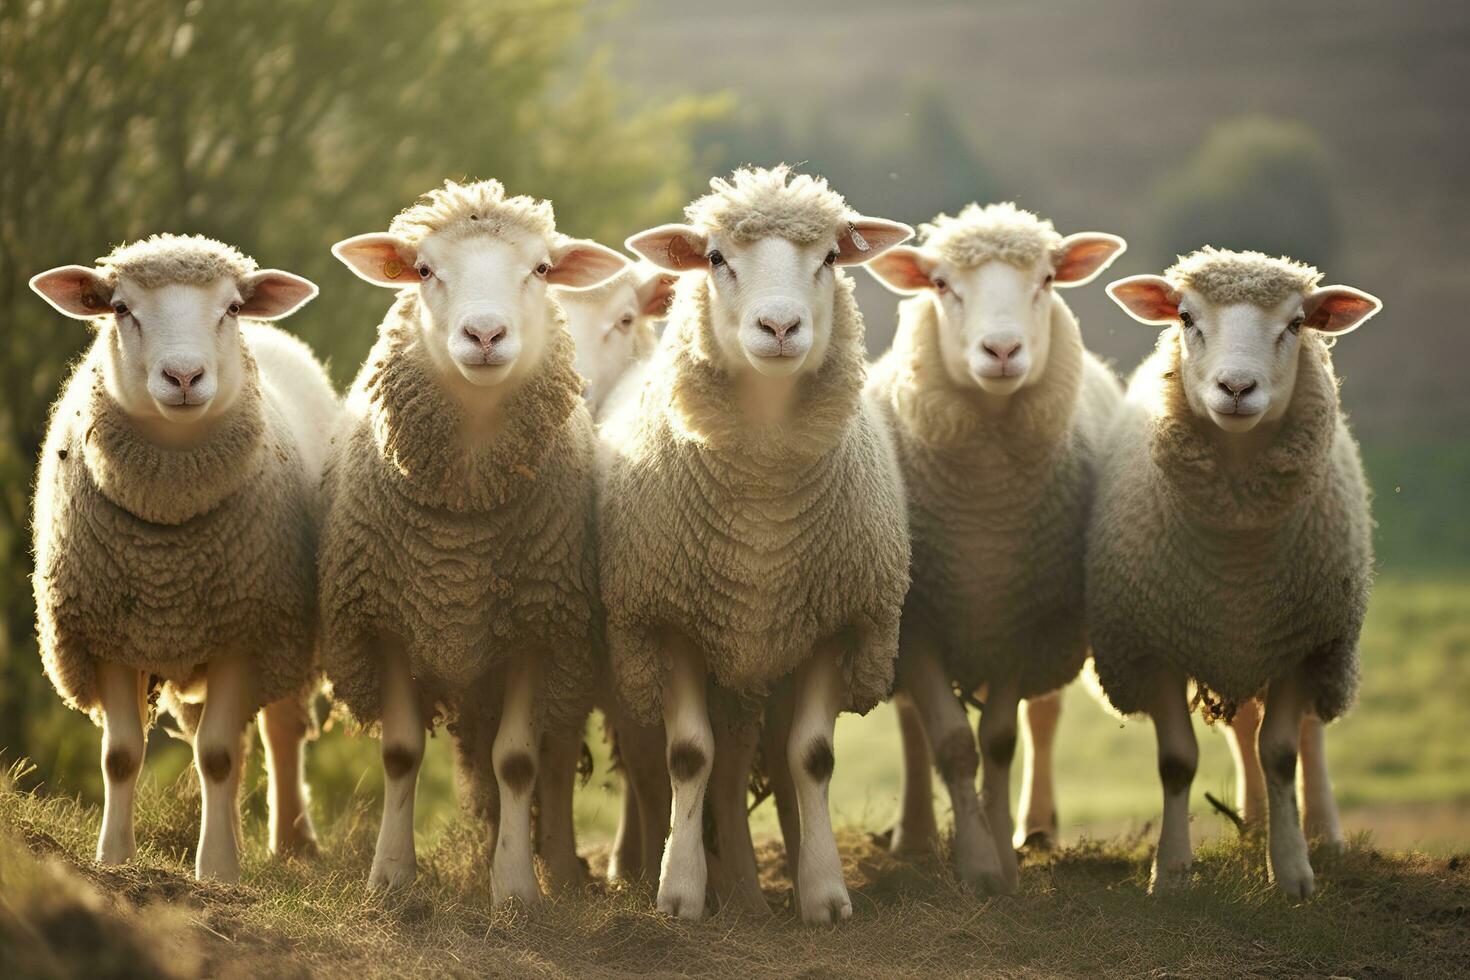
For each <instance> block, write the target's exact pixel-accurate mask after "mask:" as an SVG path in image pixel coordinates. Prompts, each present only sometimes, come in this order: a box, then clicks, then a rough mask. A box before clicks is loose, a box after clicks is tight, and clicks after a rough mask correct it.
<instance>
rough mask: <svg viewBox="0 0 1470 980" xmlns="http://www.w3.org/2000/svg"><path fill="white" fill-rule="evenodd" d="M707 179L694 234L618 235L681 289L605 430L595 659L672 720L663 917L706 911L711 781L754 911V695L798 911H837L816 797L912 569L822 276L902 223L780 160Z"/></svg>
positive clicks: (873, 679)
mask: <svg viewBox="0 0 1470 980" xmlns="http://www.w3.org/2000/svg"><path fill="white" fill-rule="evenodd" d="M710 187H711V190H710V193H709V194H707V195H705V196H704V197H702V198H700V199H698V200H696V201H695V202H693V203H692V204H690V205H689V206H688V208H686V209H685V215H686V217H687V219H688V223H687V224H673V225H663V226H660V227H657V228H653V229H650V230H648V231H644V232H642V233H640V234H638V235H635V236H633V237H632V238H630V239H628V241H627V246H628V248H629V249H631V250H632V251H634V252H637V253H638V254H639V255H641V256H642V257H643V258H645V259H647V260H648V261H650V262H652V263H653V264H654V265H657V266H659V267H661V268H664V269H667V270H669V271H671V272H675V273H680V274H681V279H680V282H679V284H678V286H677V287H676V288H675V296H674V303H673V307H672V309H671V310H670V315H669V322H668V326H667V327H666V328H665V339H664V341H663V342H662V343H661V344H660V345H659V348H658V351H657V353H656V354H655V355H654V358H653V361H652V362H651V363H650V365H649V367H648V370H647V373H646V374H645V375H644V377H643V379H642V381H641V383H640V384H638V385H636V386H633V387H632V389H631V390H629V391H628V392H626V395H625V397H624V398H623V400H621V401H620V402H619V404H617V405H616V406H614V407H613V409H612V411H611V413H610V416H609V418H608V421H607V423H606V424H605V425H604V426H603V428H602V438H603V442H604V451H605V453H606V455H607V464H606V468H605V472H604V474H603V484H602V489H601V493H600V498H599V532H600V544H599V547H600V562H601V581H602V590H603V601H604V604H605V607H606V612H607V631H608V652H609V656H610V661H611V665H612V670H613V674H614V677H615V679H616V682H617V688H618V693H619V695H620V697H621V698H622V702H623V707H624V709H625V710H626V711H627V712H628V714H629V715H630V716H631V717H633V718H634V719H635V720H637V721H639V722H642V723H644V724H650V725H651V724H656V723H657V722H659V721H662V722H663V724H664V728H665V731H666V737H667V756H666V758H667V762H668V766H669V771H670V774H671V776H672V791H673V807H672V811H673V827H672V831H671V834H670V837H669V840H668V842H667V845H666V847H665V849H664V856H663V865H662V871H661V874H660V879H659V888H658V907H659V909H660V910H662V911H664V912H665V913H669V914H672V915H676V916H680V917H684V918H690V919H697V918H699V917H701V916H702V915H703V912H704V904H705V886H706V881H707V874H708V868H707V865H706V859H705V853H704V849H703V846H702V835H701V821H702V815H703V811H704V797H705V791H706V787H708V788H709V791H710V794H711V797H712V801H713V811H712V812H713V813H714V818H715V819H714V822H715V828H716V833H717V845H718V849H719V853H720V855H721V859H722V862H721V863H722V866H723V867H722V871H723V873H724V876H725V877H726V878H727V879H729V881H730V882H731V883H732V884H733V887H734V889H735V895H734V897H735V899H736V900H737V901H739V902H740V903H741V904H742V905H743V906H744V907H747V908H750V909H752V910H754V911H763V910H765V903H764V900H763V899H762V898H761V895H760V890H759V887H758V884H757V882H756V870H755V862H754V859H753V857H752V856H751V846H750V831H749V825H748V823H747V820H746V815H745V806H744V803H745V782H746V779H747V776H748V773H749V769H750V766H751V759H752V756H753V754H754V752H755V749H756V740H755V733H756V724H757V723H758V719H759V717H760V714H761V712H762V711H763V710H764V708H765V707H766V702H767V701H769V702H770V707H771V709H772V712H773V718H774V719H775V720H774V723H773V724H772V725H768V733H767V735H768V740H767V746H766V765H767V767H768V768H769V770H770V771H771V775H772V778H773V779H775V780H777V781H778V782H784V783H788V784H790V789H791V790H792V792H793V793H794V798H795V799H797V801H798V807H799V815H798V814H796V813H791V812H789V808H788V812H783V814H782V817H783V828H785V829H786V830H787V841H788V843H789V844H791V845H797V844H798V838H799V846H793V847H791V848H789V849H788V856H789V861H790V864H791V867H792V868H793V869H794V870H795V877H796V884H797V899H798V907H799V908H800V911H801V914H802V918H803V919H804V920H806V921H807V922H812V923H820V922H828V921H834V920H837V919H845V918H847V917H849V916H850V915H851V913H852V905H851V902H850V900H849V898H848V895H847V890H846V887H845V885H844V884H843V880H842V867H841V863H840V861H839V860H838V855H837V847H836V842H835V840H834V839H833V836H832V828H831V820H830V815H829V813H828V812H827V803H826V791H827V784H828V781H829V779H830V776H831V772H832V766H833V755H832V730H833V724H834V721H835V719H836V715H837V712H838V711H839V710H843V709H846V710H851V711H858V712H863V711H866V710H868V709H869V708H871V707H872V706H873V705H874V704H876V703H877V702H878V701H880V700H882V699H884V698H886V696H887V695H888V693H889V689H890V687H891V684H892V679H893V665H894V658H895V656H896V654H897V639H898V615H899V609H900V606H901V604H902V600H903V593H904V590H905V589H906V588H907V586H908V559H909V552H908V534H907V529H906V526H905V521H904V511H903V495H902V486H901V481H900V477H899V474H898V470H897V467H896V464H895V461H894V459H893V455H892V446H891V444H890V443H889V441H888V438H887V435H886V433H885V432H884V430H883V428H882V426H881V424H880V423H879V421H878V420H877V418H876V417H875V416H874V415H873V414H872V413H871V411H869V410H868V409H867V408H866V407H865V406H864V405H863V403H862V401H861V397H860V396H861V388H862V384H863V379H864V375H865V371H866V368H865V354H864V345H863V327H862V315H861V314H860V313H859V312H858V309H857V305H856V303H855V302H854V301H853V298H852V288H853V282H852V280H851V279H850V278H849V277H848V276H847V275H846V273H844V272H842V271H841V270H840V269H839V268H837V267H838V266H846V265H852V264H858V263H862V262H866V261H868V260H870V259H872V258H874V257H876V256H878V255H880V254H882V253H883V252H884V251H885V250H887V249H888V248H890V247H891V246H893V245H895V244H897V243H898V242H901V241H903V240H904V239H906V238H908V237H909V235H910V234H911V233H912V230H911V229H910V228H909V227H908V226H907V225H902V224H898V223H896V222H891V221H884V220H881V219H876V218H867V217H862V216H860V215H857V214H855V213H853V212H852V211H851V210H849V208H848V207H847V204H846V202H845V201H844V200H843V199H842V197H841V196H840V195H838V194H837V193H836V192H835V191H833V190H832V189H830V188H829V187H828V186H827V184H826V182H825V181H824V180H821V179H820V178H815V177H811V176H808V175H800V176H793V175H792V174H791V172H790V171H789V170H788V169H787V168H786V167H784V166H783V167H776V168H773V169H769V170H766V169H742V170H739V171H736V173H735V174H734V176H733V177H732V178H731V179H728V180H726V179H720V178H716V179H714V180H712V181H711V184H710ZM710 682H712V684H711V683H710ZM707 684H709V685H710V688H709V689H710V691H712V692H713V699H712V700H713V705H714V707H715V711H714V716H715V720H716V722H717V723H718V727H719V729H720V737H719V738H718V739H717V738H716V737H715V731H714V729H713V728H712V726H711V711H710V707H711V700H710V699H709V698H708V697H707V691H706V686H707ZM772 695H774V696H772ZM788 766H789V769H790V771H789V772H788V771H787V769H788ZM798 823H799V832H798V831H797V829H796V825H797V824H798ZM793 851H794V852H795V853H792V852H793Z"/></svg>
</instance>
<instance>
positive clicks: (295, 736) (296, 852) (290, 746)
mask: <svg viewBox="0 0 1470 980" xmlns="http://www.w3.org/2000/svg"><path fill="white" fill-rule="evenodd" d="M310 710H311V709H310V706H309V705H308V704H304V703H302V700H301V699H300V698H297V697H290V698H282V699H281V700H279V701H273V702H272V703H270V704H268V705H266V706H265V708H264V709H263V710H262V711H261V712H260V717H259V718H258V719H257V720H258V723H259V726H260V740H261V742H262V743H263V744H264V746H265V767H266V770H267V772H269V773H270V779H269V783H268V785H269V789H268V791H267V792H268V798H269V803H270V843H271V853H272V854H275V855H277V856H279V857H288V856H302V857H311V856H314V855H315V854H316V853H317V843H316V830H315V828H313V827H312V825H311V812H310V807H309V804H308V799H309V793H308V790H307V786H306V776H305V768H304V765H303V759H302V757H303V755H304V753H305V750H306V733H307V731H308V730H309V729H310V727H311V718H310V716H309V715H308V714H307V712H309V711H310Z"/></svg>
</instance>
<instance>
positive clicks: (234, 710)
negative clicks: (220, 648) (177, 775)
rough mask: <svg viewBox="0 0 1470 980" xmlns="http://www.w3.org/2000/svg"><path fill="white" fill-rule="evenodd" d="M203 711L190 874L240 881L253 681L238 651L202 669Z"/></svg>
mask: <svg viewBox="0 0 1470 980" xmlns="http://www.w3.org/2000/svg"><path fill="white" fill-rule="evenodd" d="M205 678H206V685H207V686H206V688H205V695H204V715H203V717H202V718H200V720H199V732H198V734H197V735H195V736H194V764H195V765H196V766H197V767H198V770H199V785H200V795H201V797H202V801H201V803H200V810H201V813H202V819H201V821H200V825H199V848H198V851H197V853H196V855H195V861H194V874H195V876H196V877H198V878H199V879H201V880H203V879H206V878H213V879H216V880H218V881H223V882H226V883H228V884H234V883H236V882H238V881H239V880H240V839H239V828H240V777H241V775H242V774H243V772H244V767H245V745H246V740H245V735H246V731H247V728H248V726H249V724H250V711H249V707H248V705H249V704H250V701H251V695H252V690H251V688H252V686H253V685H252V683H251V677H250V665H249V662H248V661H247V660H246V659H245V658H244V657H241V656H225V657H216V658H215V659H214V660H211V661H210V662H209V666H208V667H207V668H205Z"/></svg>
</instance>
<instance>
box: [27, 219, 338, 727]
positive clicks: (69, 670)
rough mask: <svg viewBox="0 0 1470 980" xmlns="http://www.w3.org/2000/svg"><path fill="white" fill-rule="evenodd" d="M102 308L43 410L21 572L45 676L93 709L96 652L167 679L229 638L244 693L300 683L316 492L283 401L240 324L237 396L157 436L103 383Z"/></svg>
mask: <svg viewBox="0 0 1470 980" xmlns="http://www.w3.org/2000/svg"><path fill="white" fill-rule="evenodd" d="M152 241H157V240H156V239H153V240H150V242H152ZM129 275H131V273H129ZM99 322H100V323H101V324H102V329H101V331H100V332H99V333H98V335H97V337H96V339H95V340H94V341H93V343H92V346H91V348H90V349H89V351H88V352H87V355H86V357H85V358H84V359H83V360H82V361H81V363H80V364H78V366H77V369H76V370H75V371H74V372H73V373H72V375H71V377H70V379H69V380H68V381H67V383H66V386H65V388H64V390H63V393H62V396H61V398H60V400H59V401H58V402H57V403H56V406H55V408H54V409H53V411H52V414H51V424H50V428H49V430H48V432H47V435H46V442H45V445H44V448H43V449H42V455H41V464H40V472H39V476H38V479H37V482H36V498H35V521H34V529H35V548H36V568H35V572H34V575H33V578H32V581H33V584H34V588H35V596H36V614H37V623H38V631H39V634H40V645H41V656H42V662H43V664H44V666H45V669H46V674H47V676H48V677H50V678H51V681H52V683H53V684H54V685H55V686H56V690H57V692H58V693H59V694H61V696H62V698H63V699H65V701H66V703H67V704H69V705H71V706H72V707H75V708H78V709H80V710H82V711H86V712H87V713H89V714H90V715H91V716H92V717H93V720H94V721H100V705H99V704H98V700H97V685H96V669H95V659H98V658H101V659H106V660H109V661H113V662H118V663H123V664H126V665H128V666H130V667H135V668H137V669H138V670H140V671H146V672H148V673H150V674H154V675H157V676H158V677H160V678H162V679H163V680H164V681H166V682H167V683H168V684H170V685H175V686H178V685H185V684H187V683H188V682H190V681H191V680H193V679H195V678H197V677H198V676H199V675H200V672H201V671H202V669H203V665H204V664H205V663H207V662H208V661H209V660H210V659H211V658H212V657H216V656H219V655H221V654H226V653H241V654H245V655H247V656H248V657H249V658H250V660H251V663H252V673H253V676H254V678H255V683H256V689H255V706H256V707H260V706H263V705H265V704H267V703H269V702H271V701H275V700H277V699H279V698H282V697H286V696H292V695H296V694H298V693H299V692H301V691H302V690H303V689H304V688H306V687H308V686H309V685H310V684H311V683H312V677H313V659H312V655H313V650H314V643H315V638H316V605H315V597H316V574H315V573H316V565H315V555H316V541H317V533H318V520H319V507H320V504H319V499H318V491H317V487H316V486H315V485H314V484H313V483H312V482H311V481H310V480H309V479H308V477H307V474H306V471H305V468H304V467H303V464H302V450H301V447H300V446H299V445H298V444H297V442H296V439H295V436H294V435H293V432H292V428H291V425H290V423H289V420H288V418H287V413H288V412H291V411H292V410H293V406H292V404H290V403H286V402H284V401H282V400H281V399H280V396H279V395H277V394H273V392H276V391H278V389H277V388H276V387H275V386H273V385H262V383H261V369H260V368H258V367H257V364H256V360H255V359H254V358H253V357H252V356H251V355H250V348H249V343H248V339H249V336H250V334H249V333H248V332H245V331H242V341H241V343H242V346H243V347H244V351H245V371H244V374H245V386H244V389H243V391H242V393H241V396H240V401H239V403H238V404H237V406H236V407H234V408H233V409H232V410H231V411H230V413H229V414H228V415H227V416H226V417H225V418H224V419H222V420H221V424H220V426H219V428H218V429H217V430H216V431H215V432H213V433H212V434H211V435H210V436H209V437H208V439H207V440H206V441H205V442H204V443H203V444H202V445H200V446H198V447H195V448H192V449H188V450H172V449H163V448H160V447H158V446H156V445H155V444H153V443H151V442H148V441H146V440H145V439H143V438H142V437H141V436H140V435H139V434H138V432H137V430H136V429H135V428H134V426H133V424H132V422H131V420H130V419H129V417H128V416H127V415H126V413H125V412H123V410H122V408H121V407H120V406H119V405H118V404H117V403H116V401H115V400H114V399H113V398H112V396H110V395H109V394H108V393H107V391H106V388H105V386H104V384H103V380H102V379H103V367H102V363H103V358H104V357H105V354H106V349H107V345H109V344H110V343H112V338H111V330H113V329H115V327H114V326H113V325H112V322H111V320H110V319H103V320H99ZM252 329H254V330H256V331H274V329H275V328H273V327H269V326H266V325H263V324H259V325H254V326H253V328H252ZM313 364H314V365H315V362H314V361H313ZM316 371H317V373H318V376H319V377H320V382H321V384H322V385H323V386H324V387H325V388H326V389H327V391H328V392H330V386H329V384H328V382H327V380H326V376H325V374H324V373H322V372H321V369H320V366H319V365H318V366H316ZM164 693H165V695H166V696H169V697H170V699H172V694H173V692H171V691H169V690H168V689H165V692H164Z"/></svg>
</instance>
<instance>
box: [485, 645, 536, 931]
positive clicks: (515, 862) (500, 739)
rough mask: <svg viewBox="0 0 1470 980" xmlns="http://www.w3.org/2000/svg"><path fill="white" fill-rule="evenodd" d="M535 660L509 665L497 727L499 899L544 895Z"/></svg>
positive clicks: (493, 872) (493, 878)
mask: <svg viewBox="0 0 1470 980" xmlns="http://www.w3.org/2000/svg"><path fill="white" fill-rule="evenodd" d="M535 700H536V664H535V661H534V660H531V659H529V658H526V659H521V660H518V661H516V662H515V663H513V664H512V665H511V666H510V669H509V671H508V676H507V678H506V683H505V708H504V710H503V711H502V712H501V715H500V728H499V729H498V730H497V731H496V733H495V746H494V748H493V749H492V750H491V753H492V754H491V758H492V760H493V764H494V766H495V782H496V785H497V787H498V788H499V792H500V819H499V821H498V822H497V826H496V831H495V858H494V863H493V864H492V866H491V868H490V891H491V895H492V896H493V901H494V904H495V905H504V904H505V903H506V902H509V901H512V900H519V901H521V902H523V903H524V904H526V905H533V904H535V903H536V902H537V901H538V900H539V899H540V898H541V886H540V885H539V884H538V883H537V881H536V867H535V863H534V858H533V856H532V853H531V845H532V841H531V797H532V794H533V792H534V791H535V787H536V747H537V739H536V725H535V722H534V720H533V718H532V710H533V708H534V707H535Z"/></svg>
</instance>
